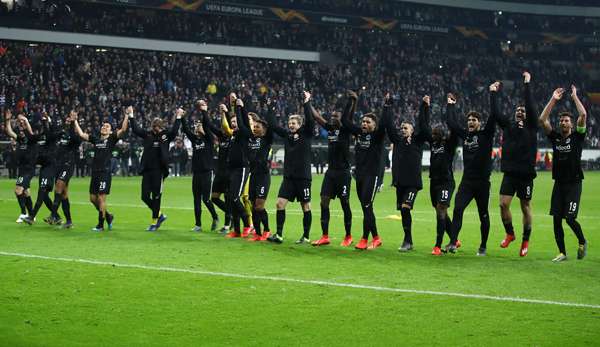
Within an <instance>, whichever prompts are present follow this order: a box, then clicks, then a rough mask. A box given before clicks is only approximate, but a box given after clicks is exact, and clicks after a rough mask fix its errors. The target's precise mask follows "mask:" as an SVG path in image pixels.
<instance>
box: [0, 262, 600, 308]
mask: <svg viewBox="0 0 600 347" xmlns="http://www.w3.org/2000/svg"><path fill="white" fill-rule="evenodd" d="M0 255H1V256H5V257H18V258H29V259H42V260H51V261H58V262H69V263H79V264H90V265H101V266H112V267H119V268H127V269H140V270H149V271H163V272H178V273H188V274H195V275H204V276H213V277H228V278H239V279H247V280H262V281H273V282H285V283H299V284H306V285H320V286H327V287H338V288H352V289H363V290H372V291H378V292H390V293H404V294H418V295H430V296H447V297H458V298H465V299H478V300H489V301H505V302H515V303H526V304H537V305H554V306H566V307H582V308H595V309H598V308H600V305H597V304H585V303H574V302H562V301H552V300H541V299H529V298H520V297H510V296H495V295H486V294H469V293H457V292H442V291H435V290H420V289H408V288H394V287H382V286H373V285H364V284H355V283H343V282H330V281H322V280H303V279H297V278H291V277H277V276H263V275H250V274H236V273H227V272H215V271H205V270H192V269H183V268H175V267H169V266H152V265H140V264H124V263H117V262H112V261H102V260H93V259H80V258H65V257H50V256H44V255H36V254H26V253H14V252H4V251H0Z"/></svg>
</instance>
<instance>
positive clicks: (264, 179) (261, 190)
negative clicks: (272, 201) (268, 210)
mask: <svg viewBox="0 0 600 347" xmlns="http://www.w3.org/2000/svg"><path fill="white" fill-rule="evenodd" d="M270 188H271V175H270V174H268V173H264V172H263V173H261V172H257V173H253V174H252V175H250V187H249V191H248V196H249V199H250V201H254V200H256V199H263V200H266V199H267V196H269V189H270Z"/></svg>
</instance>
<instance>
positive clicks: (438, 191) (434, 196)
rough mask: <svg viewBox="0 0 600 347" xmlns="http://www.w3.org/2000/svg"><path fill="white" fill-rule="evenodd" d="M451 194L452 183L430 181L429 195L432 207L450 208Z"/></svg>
mask: <svg viewBox="0 0 600 347" xmlns="http://www.w3.org/2000/svg"><path fill="white" fill-rule="evenodd" d="M453 193H454V181H431V185H430V187H429V195H430V197H431V205H432V206H433V207H437V206H438V205H441V206H446V207H450V201H452V194H453Z"/></svg>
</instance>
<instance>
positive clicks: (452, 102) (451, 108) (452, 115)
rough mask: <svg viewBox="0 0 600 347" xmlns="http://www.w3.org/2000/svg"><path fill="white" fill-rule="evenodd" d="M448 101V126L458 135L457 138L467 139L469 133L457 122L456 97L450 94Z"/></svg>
mask: <svg viewBox="0 0 600 347" xmlns="http://www.w3.org/2000/svg"><path fill="white" fill-rule="evenodd" d="M446 101H447V103H446V116H445V118H446V124H447V125H448V128H449V129H450V131H452V132H453V133H454V134H456V136H458V137H460V138H462V139H464V138H465V137H467V131H466V130H465V128H463V127H462V126H461V125H460V124H459V123H458V121H457V120H456V118H457V115H456V97H454V95H453V94H452V93H448V96H447V98H446Z"/></svg>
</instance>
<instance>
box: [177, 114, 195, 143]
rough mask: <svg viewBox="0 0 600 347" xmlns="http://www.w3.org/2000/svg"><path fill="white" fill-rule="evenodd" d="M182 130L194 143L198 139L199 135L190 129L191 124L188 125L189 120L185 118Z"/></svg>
mask: <svg viewBox="0 0 600 347" xmlns="http://www.w3.org/2000/svg"><path fill="white" fill-rule="evenodd" d="M181 130H183V133H184V134H185V136H187V137H188V139H190V141H191V142H192V143H193V142H195V141H196V140H197V138H198V137H197V136H196V134H194V132H193V131H192V130H191V129H190V126H189V125H188V122H187V120H183V121H182V122H181Z"/></svg>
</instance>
